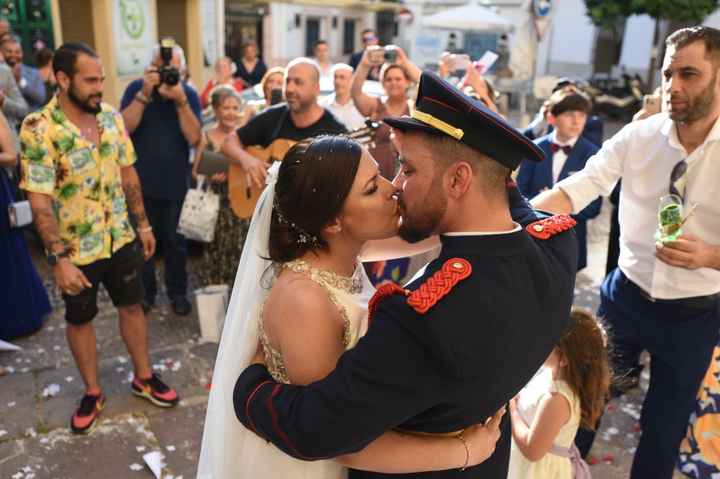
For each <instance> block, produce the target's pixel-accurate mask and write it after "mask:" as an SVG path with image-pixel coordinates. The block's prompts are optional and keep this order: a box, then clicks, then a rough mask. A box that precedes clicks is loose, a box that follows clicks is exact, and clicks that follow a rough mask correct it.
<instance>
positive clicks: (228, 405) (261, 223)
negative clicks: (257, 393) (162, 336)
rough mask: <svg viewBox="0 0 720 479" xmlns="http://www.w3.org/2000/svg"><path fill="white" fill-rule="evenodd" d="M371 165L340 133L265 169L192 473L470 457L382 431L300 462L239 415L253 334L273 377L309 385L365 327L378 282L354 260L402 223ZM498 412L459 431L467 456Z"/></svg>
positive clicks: (444, 465) (456, 445)
mask: <svg viewBox="0 0 720 479" xmlns="http://www.w3.org/2000/svg"><path fill="white" fill-rule="evenodd" d="M379 173H380V172H379V169H378V166H377V163H376V162H375V161H374V160H373V158H372V156H370V154H369V153H368V152H367V151H366V150H364V149H363V148H362V147H361V146H360V145H359V144H358V143H357V142H355V141H354V140H351V139H348V138H346V137H341V136H322V137H318V138H315V139H310V140H305V141H303V142H300V143H298V144H297V145H295V146H294V147H293V148H291V149H290V150H289V151H288V153H287V154H286V155H285V158H284V159H283V161H282V163H281V164H280V165H279V166H278V164H276V165H275V166H273V167H272V168H271V169H270V171H269V173H268V186H267V187H266V188H265V190H264V192H263V194H262V196H261V198H260V200H259V201H258V206H257V208H256V210H255V214H254V215H253V219H252V224H251V226H250V233H249V235H248V241H247V243H246V245H245V249H244V250H243V255H242V259H241V260H240V266H239V268H238V274H237V277H236V280H235V286H234V289H233V295H232V300H231V303H230V308H229V310H228V315H227V318H228V319H227V321H226V324H225V326H224V328H223V334H222V340H221V344H220V349H219V351H218V357H217V360H216V362H215V364H216V366H215V371H214V372H213V384H212V389H211V393H210V400H209V402H208V413H207V418H206V422H205V431H204V436H203V444H202V451H201V454H200V464H199V468H198V478H199V479H200V478H203V479H204V478H213V479H224V478H226V477H283V478H307V479H340V478H343V477H345V476H346V470H345V469H344V466H350V467H352V468H354V469H365V470H372V471H381V472H387V473H403V472H423V471H433V470H445V469H450V468H453V467H456V466H457V464H456V463H457V462H460V463H463V462H464V460H465V459H466V456H465V454H466V452H468V450H466V449H465V448H464V447H463V444H462V443H461V442H462V441H458V440H457V438H456V437H436V436H433V437H425V436H410V435H401V434H399V433H396V432H386V433H385V434H384V435H383V436H381V437H380V438H379V439H377V440H376V441H375V442H373V443H371V444H370V445H368V446H367V447H366V448H365V449H363V450H362V451H360V452H358V453H355V454H350V455H347V456H343V457H341V458H336V459H335V460H326V461H314V462H304V461H299V460H297V459H294V458H292V457H290V456H287V455H285V454H284V453H283V452H282V451H280V450H279V449H276V448H274V447H269V446H268V444H267V443H266V442H265V441H264V440H263V439H261V438H259V437H258V436H256V435H255V434H254V433H253V432H251V431H249V430H247V429H245V428H244V427H243V426H242V425H241V424H240V423H239V422H238V421H237V420H236V417H235V412H234V407H233V402H232V391H233V387H234V385H235V381H236V380H237V377H238V376H239V374H240V372H241V371H242V370H243V368H244V367H245V366H247V365H248V364H249V363H250V360H251V358H252V357H253V356H254V355H255V353H256V350H257V349H258V342H259V343H260V345H261V346H260V347H261V349H262V351H263V353H264V356H265V358H266V361H267V364H268V368H269V370H270V372H271V374H272V375H273V377H274V378H275V379H276V380H277V381H280V382H283V383H286V384H309V383H311V382H313V381H316V380H319V379H321V378H323V377H325V376H326V375H327V374H329V373H330V372H331V371H332V370H333V369H334V367H335V364H336V363H337V360H338V358H339V357H340V355H341V354H342V353H343V352H344V351H345V350H347V349H350V348H352V347H354V346H355V344H356V343H357V341H358V340H359V339H360V337H361V336H362V335H363V334H364V333H365V330H366V321H367V307H368V301H369V299H370V297H371V296H372V294H373V293H374V289H373V288H372V286H371V285H370V284H369V282H368V280H367V277H366V276H365V274H364V271H363V268H362V267H360V266H359V265H358V261H359V258H360V257H361V256H362V254H361V253H362V252H363V250H364V249H365V250H366V251H367V247H368V244H369V242H371V241H373V240H386V239H388V238H392V237H394V236H395V235H396V233H397V228H398V222H399V214H398V205H397V201H396V190H395V188H394V187H393V185H392V184H391V183H390V182H389V181H388V180H386V179H385V178H383V177H382V176H381V175H380V174H379ZM389 241H392V240H389ZM375 246H376V247H375V248H373V249H375V250H377V249H378V247H377V246H378V245H377V244H376V245H375ZM426 247H427V243H425V244H417V245H416V246H415V248H421V249H422V248H426ZM380 248H381V246H380ZM499 420H500V415H497V416H496V417H495V418H494V419H493V422H492V423H490V424H489V425H487V426H473V427H471V428H469V429H468V430H467V431H466V433H465V437H466V438H467V441H468V443H471V444H472V445H473V447H472V448H470V450H469V452H468V454H469V455H470V461H471V463H473V464H477V463H480V462H482V461H483V460H485V459H486V458H487V457H488V456H489V455H490V453H491V451H492V450H493V449H494V443H495V440H496V438H495V432H496V430H495V428H496V427H497V425H498V424H499ZM468 434H469V436H468Z"/></svg>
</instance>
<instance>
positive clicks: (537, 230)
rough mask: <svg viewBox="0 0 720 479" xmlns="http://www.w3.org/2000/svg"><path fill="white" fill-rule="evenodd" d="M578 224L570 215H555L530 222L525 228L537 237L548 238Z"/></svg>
mask: <svg viewBox="0 0 720 479" xmlns="http://www.w3.org/2000/svg"><path fill="white" fill-rule="evenodd" d="M576 224H577V221H575V220H574V219H572V218H571V217H570V215H555V216H551V217H549V218H545V219H543V220H538V221H535V222H533V223H530V224H529V225H527V226H526V227H525V230H527V232H528V233H530V234H531V235H532V236H533V237H535V238H537V239H541V240H546V239H548V238H551V237H553V236H555V235H556V234H558V233H562V232H563V231H567V230H569V229H570V228H572V227H573V226H575V225H576Z"/></svg>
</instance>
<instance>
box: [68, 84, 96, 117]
mask: <svg viewBox="0 0 720 479" xmlns="http://www.w3.org/2000/svg"><path fill="white" fill-rule="evenodd" d="M93 97H98V98H99V99H100V100H102V93H98V94H96V95H90V96H88V97H87V98H86V99H85V100H82V99H81V98H80V97H79V96H78V95H77V94H76V93H75V88H74V87H73V86H72V84H71V85H70V88H69V89H68V98H69V99H70V101H71V102H73V104H74V105H75V106H76V107H78V108H80V109H81V110H82V111H84V112H86V113H92V114H93V115H97V114H98V113H100V112H101V111H102V105H101V104H100V103H98V105H97V106H93V105H92V104H91V103H90V99H91V98H93Z"/></svg>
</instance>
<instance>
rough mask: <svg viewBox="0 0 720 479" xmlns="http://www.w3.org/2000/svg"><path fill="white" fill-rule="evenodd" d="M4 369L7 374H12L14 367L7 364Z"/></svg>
mask: <svg viewBox="0 0 720 479" xmlns="http://www.w3.org/2000/svg"><path fill="white" fill-rule="evenodd" d="M5 371H7V372H8V373H9V374H12V373H14V372H15V368H14V367H12V366H8V367H6V368H5Z"/></svg>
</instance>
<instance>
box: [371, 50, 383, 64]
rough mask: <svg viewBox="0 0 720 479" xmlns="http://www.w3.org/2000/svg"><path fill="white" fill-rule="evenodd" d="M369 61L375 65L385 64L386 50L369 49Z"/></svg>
mask: <svg viewBox="0 0 720 479" xmlns="http://www.w3.org/2000/svg"><path fill="white" fill-rule="evenodd" d="M368 60H370V63H372V64H373V65H382V64H383V63H384V62H385V49H384V48H382V47H378V46H372V47H369V48H368Z"/></svg>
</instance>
